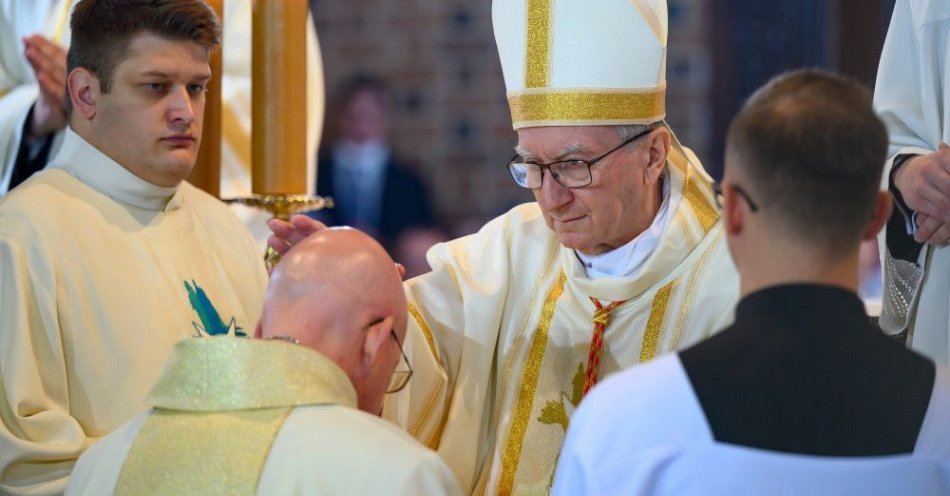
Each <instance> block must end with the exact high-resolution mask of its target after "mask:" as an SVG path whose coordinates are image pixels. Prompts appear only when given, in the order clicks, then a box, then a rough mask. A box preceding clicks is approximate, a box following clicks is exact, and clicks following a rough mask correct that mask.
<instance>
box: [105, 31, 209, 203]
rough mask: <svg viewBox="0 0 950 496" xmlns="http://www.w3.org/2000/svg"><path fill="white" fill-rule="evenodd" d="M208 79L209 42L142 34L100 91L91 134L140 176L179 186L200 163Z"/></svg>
mask: <svg viewBox="0 0 950 496" xmlns="http://www.w3.org/2000/svg"><path fill="white" fill-rule="evenodd" d="M209 79H211V69H210V67H209V66H208V50H207V49H206V48H205V47H202V46H201V45H199V44H197V43H194V42H191V41H177V40H168V39H165V38H161V37H158V36H155V35H152V34H148V33H143V34H140V35H137V36H136V37H135V38H133V39H132V42H131V43H130V44H129V48H128V51H127V52H126V58H125V59H124V60H123V61H122V62H121V63H119V65H118V66H117V67H116V68H115V71H114V72H113V75H112V87H111V90H110V92H109V93H99V94H98V97H97V101H96V104H95V114H94V115H93V116H92V118H91V119H90V130H91V133H92V136H90V137H87V139H89V141H90V142H92V143H93V145H95V146H96V147H97V148H99V150H101V151H102V152H104V153H105V154H106V155H108V156H109V157H111V158H112V159H113V160H115V161H116V162H118V163H119V164H121V165H122V166H123V167H125V168H126V169H128V170H129V171H130V172H132V173H133V174H135V175H136V176H138V177H140V178H142V179H144V180H146V181H148V182H150V183H152V184H155V185H158V186H165V187H169V186H175V185H177V184H178V183H180V182H181V181H182V180H183V179H185V177H186V176H188V174H189V173H190V172H191V169H192V167H194V164H195V158H196V157H197V154H198V145H199V143H200V139H201V125H202V118H203V116H204V105H205V86H207V83H208V80H209Z"/></svg>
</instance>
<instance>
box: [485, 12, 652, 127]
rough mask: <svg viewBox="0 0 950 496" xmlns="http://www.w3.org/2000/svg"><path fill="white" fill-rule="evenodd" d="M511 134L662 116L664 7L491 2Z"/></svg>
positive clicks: (639, 121) (643, 121)
mask: <svg viewBox="0 0 950 496" xmlns="http://www.w3.org/2000/svg"><path fill="white" fill-rule="evenodd" d="M492 22H493V24H494V28H495V40H496V42H497V44H498V53H499V55H500V56H501V66H502V70H503V71H504V75H505V86H506V87H507V89H508V104H509V106H510V107H511V120H512V123H513V125H514V128H515V129H520V128H523V127H538V126H590V125H623V124H649V123H653V122H657V121H660V120H662V119H663V118H664V117H665V115H666V103H665V102H666V38H667V10H666V0H494V2H493V4H492Z"/></svg>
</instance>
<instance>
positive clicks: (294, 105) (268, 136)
mask: <svg viewBox="0 0 950 496" xmlns="http://www.w3.org/2000/svg"><path fill="white" fill-rule="evenodd" d="M252 13H253V17H254V21H253V27H252V33H251V45H252V50H251V66H252V70H251V74H252V79H251V115H252V118H253V122H252V124H251V156H252V162H251V172H252V173H251V189H252V190H253V191H254V193H256V194H267V193H306V192H307V160H308V157H307V136H306V132H307V21H308V13H307V0H254V3H253V10H252Z"/></svg>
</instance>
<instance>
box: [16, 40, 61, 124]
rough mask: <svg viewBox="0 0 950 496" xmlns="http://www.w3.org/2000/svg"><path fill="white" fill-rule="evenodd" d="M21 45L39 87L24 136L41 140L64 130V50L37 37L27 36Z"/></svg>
mask: <svg viewBox="0 0 950 496" xmlns="http://www.w3.org/2000/svg"><path fill="white" fill-rule="evenodd" d="M23 44H24V49H23V54H24V56H25V57H26V60H27V62H29V63H30V66H31V67H32V68H33V74H34V76H35V77H36V81H37V83H38V84H39V87H40V94H39V96H38V97H37V99H36V104H35V105H34V106H33V113H32V115H31V116H30V123H29V126H27V132H28V133H29V134H30V136H33V137H36V138H41V137H44V136H47V135H49V134H51V133H54V132H56V131H59V130H60V129H63V128H64V127H65V126H66V49H64V48H63V47H61V46H59V45H57V44H56V43H53V42H52V41H50V40H48V39H46V38H44V37H43V36H41V35H38V34H34V35H31V36H27V37H26V38H24V39H23Z"/></svg>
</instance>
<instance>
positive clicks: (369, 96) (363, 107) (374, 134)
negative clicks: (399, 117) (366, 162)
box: [341, 91, 386, 143]
mask: <svg viewBox="0 0 950 496" xmlns="http://www.w3.org/2000/svg"><path fill="white" fill-rule="evenodd" d="M341 124H342V126H341V131H342V136H343V138H344V139H348V140H351V141H355V142H357V143H364V142H366V141H369V140H374V139H383V138H384V137H385V136H386V106H385V103H384V102H383V100H382V96H381V95H379V94H377V93H375V92H372V91H359V92H357V93H356V94H354V95H353V99H352V100H350V103H349V105H347V107H346V109H345V110H344V112H343V116H342V123H341Z"/></svg>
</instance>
